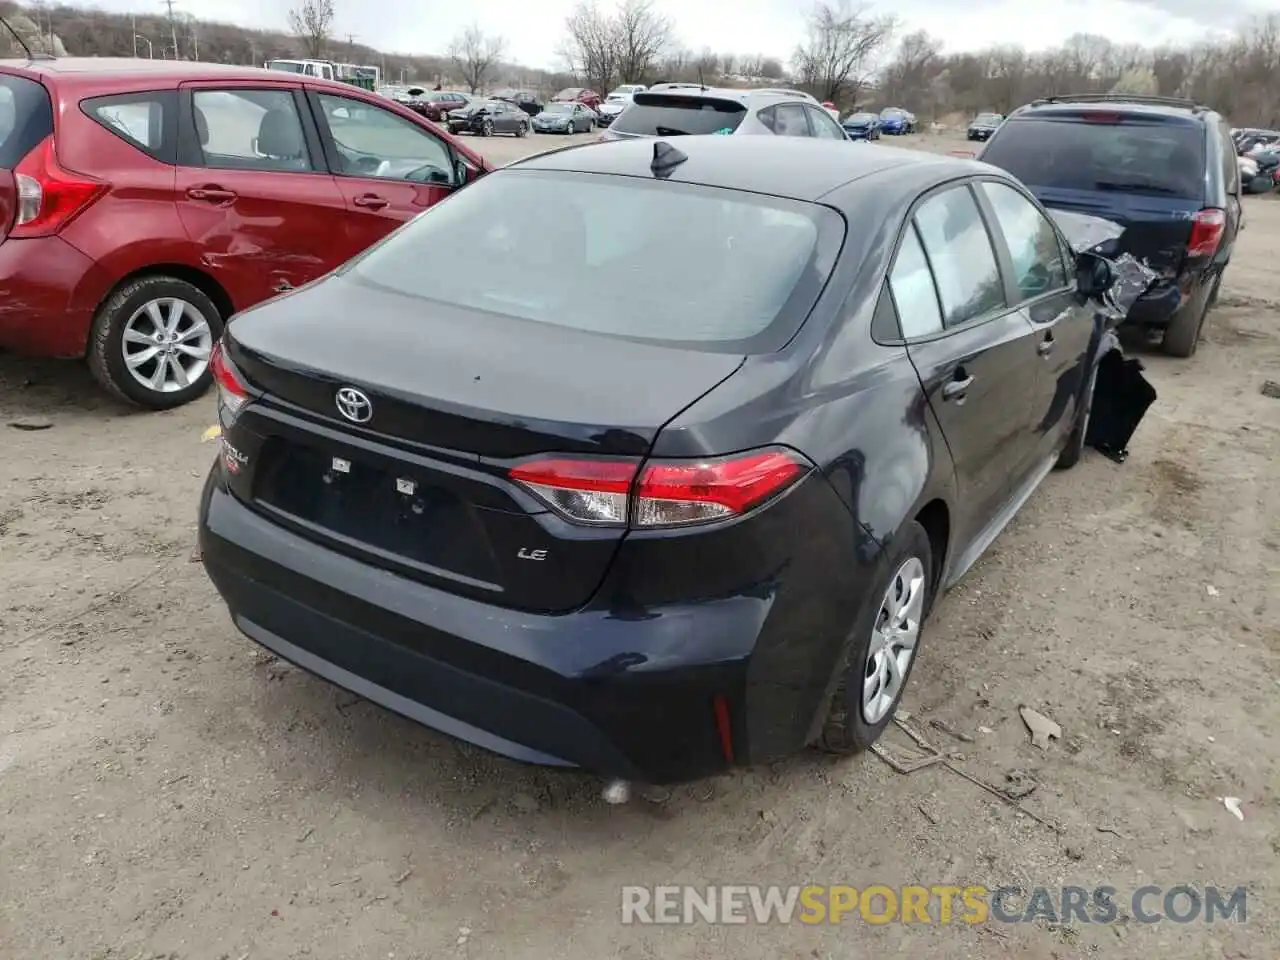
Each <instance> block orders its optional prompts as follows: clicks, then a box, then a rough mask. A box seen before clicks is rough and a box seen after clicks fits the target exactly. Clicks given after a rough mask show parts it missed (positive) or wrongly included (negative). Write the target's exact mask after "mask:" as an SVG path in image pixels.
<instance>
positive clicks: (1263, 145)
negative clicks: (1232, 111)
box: [1231, 127, 1280, 193]
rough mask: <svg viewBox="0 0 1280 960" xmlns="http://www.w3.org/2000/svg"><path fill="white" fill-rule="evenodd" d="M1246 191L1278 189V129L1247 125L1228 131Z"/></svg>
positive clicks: (1279, 143)
mask: <svg viewBox="0 0 1280 960" xmlns="http://www.w3.org/2000/svg"><path fill="white" fill-rule="evenodd" d="M1231 139H1232V141H1233V142H1234V143H1235V147H1236V153H1237V154H1238V157H1237V160H1236V163H1237V165H1238V166H1239V168H1240V177H1241V180H1242V181H1243V183H1244V192H1245V193H1269V192H1271V191H1273V190H1276V189H1280V131H1276V130H1262V129H1258V128H1255V127H1247V128H1244V129H1240V130H1232V131H1231Z"/></svg>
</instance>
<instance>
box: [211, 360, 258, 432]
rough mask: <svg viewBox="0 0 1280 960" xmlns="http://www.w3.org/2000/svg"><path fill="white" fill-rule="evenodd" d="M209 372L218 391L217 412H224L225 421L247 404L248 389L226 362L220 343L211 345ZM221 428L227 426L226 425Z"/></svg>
mask: <svg viewBox="0 0 1280 960" xmlns="http://www.w3.org/2000/svg"><path fill="white" fill-rule="evenodd" d="M209 372H210V373H211V374H213V383H214V386H215V387H216V388H217V390H218V411H219V414H221V413H222V411H224V410H225V411H226V413H227V419H228V420H229V419H232V418H234V417H235V415H236V414H237V413H239V411H240V408H241V407H243V406H244V405H245V404H246V403H248V402H249V388H248V387H246V386H245V383H244V381H243V380H241V379H240V376H239V375H238V374H237V373H236V372H235V370H234V369H232V367H231V364H230V363H228V362H227V356H226V354H225V353H224V352H223V350H222V341H221V340H219V341H218V342H217V343H215V344H214V345H213V351H212V352H211V353H210V354H209ZM223 426H227V424H226V423H224V424H223Z"/></svg>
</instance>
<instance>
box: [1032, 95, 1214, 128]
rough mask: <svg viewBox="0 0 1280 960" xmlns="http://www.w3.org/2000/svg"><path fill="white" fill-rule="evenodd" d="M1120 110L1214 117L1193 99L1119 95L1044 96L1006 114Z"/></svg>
mask: <svg viewBox="0 0 1280 960" xmlns="http://www.w3.org/2000/svg"><path fill="white" fill-rule="evenodd" d="M1117 111H1123V112H1124V113H1125V114H1128V115H1131V116H1134V117H1150V118H1152V119H1160V120H1186V121H1189V122H1192V123H1201V122H1203V120H1204V118H1205V117H1207V116H1216V114H1214V113H1213V111H1211V110H1210V109H1209V108H1208V107H1203V106H1199V105H1198V104H1196V103H1195V102H1194V101H1192V100H1180V99H1176V98H1173V97H1133V98H1129V97H1126V96H1121V95H1118V94H1117V95H1114V96H1106V97H1105V98H1103V97H1101V96H1100V97H1097V98H1094V97H1089V98H1087V99H1086V98H1084V97H1080V98H1077V97H1070V96H1068V97H1062V98H1060V99H1059V98H1054V97H1046V98H1044V99H1042V100H1032V101H1031V102H1030V103H1028V104H1026V105H1024V106H1021V107H1019V108H1018V109H1016V110H1014V111H1013V113H1012V114H1010V115H1009V119H1013V118H1014V117H1015V116H1026V115H1027V114H1030V113H1034V114H1035V115H1036V116H1038V117H1040V116H1047V117H1061V118H1069V117H1072V116H1077V117H1078V116H1079V115H1080V114H1082V113H1115V112H1117Z"/></svg>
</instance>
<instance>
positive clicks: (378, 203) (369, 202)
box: [351, 193, 391, 210]
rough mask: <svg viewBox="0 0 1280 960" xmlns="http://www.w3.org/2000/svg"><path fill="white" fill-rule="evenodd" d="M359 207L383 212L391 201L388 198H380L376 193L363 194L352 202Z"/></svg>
mask: <svg viewBox="0 0 1280 960" xmlns="http://www.w3.org/2000/svg"><path fill="white" fill-rule="evenodd" d="M351 202H352V203H354V204H355V205H356V206H357V207H366V208H367V209H369V210H381V209H382V208H383V207H385V206H386V205H387V204H388V203H390V202H391V201H389V200H388V199H387V198H386V197H380V196H378V195H377V194H376V193H362V194H360V196H358V197H356V198H355V199H354V200H352V201H351Z"/></svg>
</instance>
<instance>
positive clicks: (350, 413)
mask: <svg viewBox="0 0 1280 960" xmlns="http://www.w3.org/2000/svg"><path fill="white" fill-rule="evenodd" d="M335 401H336V403H337V405H338V412H339V413H340V414H342V415H343V416H344V417H346V418H347V419H348V420H350V421H351V422H352V423H368V422H369V418H370V417H372V416H373V401H371V400H370V399H369V398H368V397H367V396H366V395H365V394H364V392H363V391H362V390H357V389H356V388H355V387H343V388H342V389H341V390H339V391H338V396H337V397H336V398H335Z"/></svg>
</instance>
